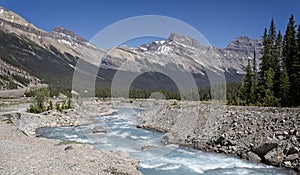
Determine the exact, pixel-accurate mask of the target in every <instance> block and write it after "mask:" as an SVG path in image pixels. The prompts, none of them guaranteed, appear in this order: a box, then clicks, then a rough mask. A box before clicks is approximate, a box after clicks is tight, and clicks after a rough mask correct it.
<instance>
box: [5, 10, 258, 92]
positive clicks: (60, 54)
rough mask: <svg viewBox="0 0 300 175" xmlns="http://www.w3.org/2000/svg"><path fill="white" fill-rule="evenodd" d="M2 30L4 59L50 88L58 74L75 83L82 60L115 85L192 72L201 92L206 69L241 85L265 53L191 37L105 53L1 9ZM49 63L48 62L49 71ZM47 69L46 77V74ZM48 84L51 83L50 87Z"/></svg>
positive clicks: (249, 44)
mask: <svg viewBox="0 0 300 175" xmlns="http://www.w3.org/2000/svg"><path fill="white" fill-rule="evenodd" d="M0 26H1V28H0V29H1V30H0V31H2V32H3V33H1V36H2V45H1V49H2V51H1V52H2V53H1V54H0V57H1V59H2V60H3V61H5V62H6V63H8V64H11V65H13V66H15V67H18V68H20V69H22V70H23V71H25V72H27V73H29V74H30V75H33V76H35V77H37V78H38V79H42V80H43V79H44V80H45V81H46V83H48V84H49V83H50V84H51V83H55V84H57V83H56V80H55V77H57V76H56V75H57V74H56V73H57V72H60V73H61V74H62V75H63V76H65V77H66V78H62V80H57V81H58V82H60V84H64V83H63V82H64V81H67V82H70V83H71V80H72V75H73V71H74V67H75V65H76V62H77V60H78V59H79V58H83V59H84V61H86V62H88V63H89V64H92V65H96V66H99V67H100V70H99V72H98V75H99V77H102V78H103V79H104V81H107V82H109V81H111V80H112V77H113V76H112V74H113V72H115V71H124V72H140V71H152V70H153V67H155V68H157V69H161V70H172V71H178V72H190V73H191V74H192V75H193V76H194V77H195V79H196V81H197V84H198V85H199V86H207V85H209V84H208V80H207V72H206V70H207V69H209V70H211V71H213V72H219V73H222V74H223V73H224V74H225V77H226V80H227V81H239V80H240V79H241V78H242V77H243V75H244V73H245V68H246V65H247V61H248V59H252V58H253V52H254V50H256V51H257V55H258V57H260V52H261V48H262V42H261V40H253V39H249V38H248V37H239V38H237V39H236V40H234V41H232V42H231V43H230V44H229V45H228V47H226V48H224V49H220V48H216V47H214V46H209V47H207V46H204V45H202V44H201V43H199V42H198V41H197V40H195V39H193V38H191V37H189V36H183V35H180V34H178V33H175V32H173V33H171V34H170V36H169V37H168V38H167V39H166V40H162V41H154V42H151V43H148V44H144V45H141V46H138V47H129V46H117V47H114V48H113V49H111V50H109V51H106V50H103V49H101V48H97V47H96V46H94V45H92V44H91V43H89V42H88V41H87V40H86V39H84V38H82V37H81V36H80V35H78V34H75V33H74V32H72V31H69V30H67V29H64V28H63V27H60V26H58V27H55V28H54V29H53V30H52V31H51V32H46V31H43V30H41V29H39V28H37V27H35V26H34V25H33V24H31V23H30V22H27V21H26V20H25V19H23V18H22V17H21V16H19V15H18V14H16V13H14V12H12V11H9V10H7V9H5V8H3V7H0ZM13 40H19V42H18V43H16V42H14V41H13ZM20 43H22V44H20ZM11 46H13V47H11ZM13 48H17V50H18V51H17V52H11V50H12V49H13ZM104 56H105V57H104ZM33 58H35V59H33ZM99 59H100V60H99ZM39 62H40V63H39ZM45 62H48V63H47V66H46V65H45V64H44V63H45ZM29 63H30V64H29ZM99 64H100V65H99ZM32 65H35V67H33V66H32ZM38 65H39V66H38ZM3 66H4V65H3ZM36 66H37V67H40V69H37V68H36ZM44 66H46V70H47V71H46V72H45V70H43V67H44ZM50 68H51V69H53V70H51V69H50ZM55 70H56V71H55ZM39 71H41V72H39ZM108 72H109V73H108ZM59 78H60V77H59ZM49 79H51V81H48V80H49ZM147 79H163V78H161V77H158V78H157V75H156V76H150V77H148V78H147ZM47 81H48V82H47ZM203 82H204V83H203ZM108 84H109V83H108ZM150 84H151V83H150ZM147 86H148V85H147ZM142 87H143V86H142ZM155 88H157V87H155ZM158 88H159V87H158Z"/></svg>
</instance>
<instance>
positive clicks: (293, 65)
mask: <svg viewBox="0 0 300 175" xmlns="http://www.w3.org/2000/svg"><path fill="white" fill-rule="evenodd" d="M282 54H283V62H284V64H285V66H286V70H287V73H288V76H289V80H290V84H291V87H290V95H291V96H290V98H289V99H290V105H292V106H297V105H299V97H300V94H299V90H298V89H299V85H300V82H299V81H300V80H298V70H297V69H298V68H297V67H298V66H297V65H299V63H297V62H298V61H297V60H298V59H297V39H296V25H295V20H294V16H293V15H291V17H290V19H289V23H288V25H287V29H286V33H285V35H284V40H283V53H282Z"/></svg>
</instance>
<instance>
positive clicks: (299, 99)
mask: <svg viewBox="0 0 300 175" xmlns="http://www.w3.org/2000/svg"><path fill="white" fill-rule="evenodd" d="M292 72H293V74H292V75H291V77H292V78H293V79H294V81H293V84H292V85H291V89H292V93H293V96H294V100H293V102H294V104H293V105H294V106H300V25H298V30H297V56H296V57H295V58H294V61H293V65H292Z"/></svg>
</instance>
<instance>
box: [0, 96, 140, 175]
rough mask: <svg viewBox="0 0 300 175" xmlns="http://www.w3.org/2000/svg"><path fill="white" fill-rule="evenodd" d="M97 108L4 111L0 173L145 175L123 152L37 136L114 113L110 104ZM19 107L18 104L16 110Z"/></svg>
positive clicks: (0, 134)
mask: <svg viewBox="0 0 300 175" xmlns="http://www.w3.org/2000/svg"><path fill="white" fill-rule="evenodd" d="M89 103H91V101H89ZM27 105H28V104H27ZM94 105H96V103H94ZM97 105H99V107H98V108H96V110H95V109H94V110H93V111H90V112H89V111H88V109H85V111H80V112H78V111H77V110H73V109H71V110H66V111H63V113H59V112H56V111H48V112H45V113H42V114H30V113H26V112H25V111H24V110H25V109H26V107H25V106H24V107H23V108H22V109H23V110H11V111H9V110H5V111H1V115H0V150H1V151H0V157H1V160H0V174H3V175H6V174H7V175H8V174H20V175H23V174H43V175H44V174H49V175H50V174H99V175H109V174H122V175H128V174H131V175H140V174H142V173H141V172H139V171H138V170H137V166H138V161H137V160H133V159H131V158H129V156H128V155H127V153H125V152H123V151H116V152H110V151H100V150H97V149H96V148H95V147H94V146H92V145H88V144H79V143H76V142H66V141H59V140H52V139H46V138H38V137H35V136H36V133H35V130H36V129H37V128H40V127H56V126H78V125H83V124H88V123H90V122H92V116H93V114H96V113H97V115H107V114H110V113H112V112H114V110H112V109H111V108H110V107H109V105H107V104H103V103H102V102H101V103H97ZM19 106H20V104H19V103H18V104H17V105H16V107H19ZM94 107H95V106H94ZM10 108H11V109H14V108H13V106H10Z"/></svg>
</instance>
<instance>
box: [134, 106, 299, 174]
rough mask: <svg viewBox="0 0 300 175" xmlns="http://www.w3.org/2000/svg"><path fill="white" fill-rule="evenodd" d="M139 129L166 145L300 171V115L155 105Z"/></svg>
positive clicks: (260, 109)
mask: <svg viewBox="0 0 300 175" xmlns="http://www.w3.org/2000/svg"><path fill="white" fill-rule="evenodd" d="M145 105H148V109H147V110H145V111H144V112H143V113H141V114H140V115H139V117H140V118H141V119H142V120H143V121H144V123H143V124H142V125H140V126H138V127H142V128H148V129H155V130H158V131H161V132H165V133H166V134H165V137H164V138H163V140H162V142H164V143H165V144H170V143H175V144H180V145H187V146H193V147H195V148H198V149H200V150H204V151H212V152H218V153H224V154H228V155H233V156H238V157H240V158H243V159H247V160H250V161H253V162H262V163H266V164H269V165H274V166H279V167H286V168H291V169H294V170H296V171H298V172H299V171H300V159H299V157H300V109H299V108H297V109H296V108H295V109H291V108H268V107H251V106H248V107H242V106H225V105H219V104H213V103H212V102H208V103H203V102H182V101H180V102H178V101H155V102H152V104H151V105H149V104H145Z"/></svg>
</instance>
